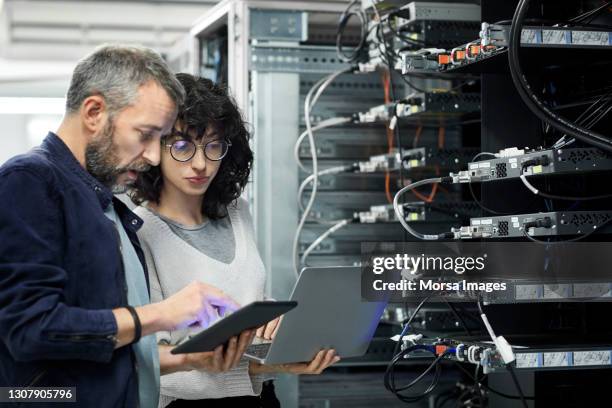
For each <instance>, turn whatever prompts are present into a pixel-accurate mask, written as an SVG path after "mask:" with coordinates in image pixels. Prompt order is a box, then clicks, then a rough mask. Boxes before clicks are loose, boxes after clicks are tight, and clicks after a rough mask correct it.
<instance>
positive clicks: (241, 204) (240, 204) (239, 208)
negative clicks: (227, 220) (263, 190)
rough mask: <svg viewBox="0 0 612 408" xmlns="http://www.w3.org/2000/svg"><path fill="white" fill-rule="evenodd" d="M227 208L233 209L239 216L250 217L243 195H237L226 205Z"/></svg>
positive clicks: (247, 204)
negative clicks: (234, 199)
mask: <svg viewBox="0 0 612 408" xmlns="http://www.w3.org/2000/svg"><path fill="white" fill-rule="evenodd" d="M228 210H230V211H231V210H233V211H235V212H236V214H238V216H239V217H240V218H245V217H246V218H249V219H250V218H251V212H250V210H249V202H248V201H247V200H246V199H244V198H243V197H238V198H237V199H236V201H234V202H233V203H231V204H230V205H228Z"/></svg>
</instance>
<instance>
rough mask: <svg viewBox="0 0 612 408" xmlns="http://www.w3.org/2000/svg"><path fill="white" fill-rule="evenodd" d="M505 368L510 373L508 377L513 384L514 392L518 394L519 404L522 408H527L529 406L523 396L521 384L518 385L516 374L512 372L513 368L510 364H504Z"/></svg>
mask: <svg viewBox="0 0 612 408" xmlns="http://www.w3.org/2000/svg"><path fill="white" fill-rule="evenodd" d="M506 368H507V369H508V371H509V372H510V376H511V377H512V381H513V382H514V386H515V387H516V390H517V391H518V393H519V397H520V398H521V403H522V404H523V407H524V408H529V405H527V401H526V400H525V394H523V390H522V388H521V384H519V381H518V378H517V377H516V373H515V372H514V367H512V363H511V364H506Z"/></svg>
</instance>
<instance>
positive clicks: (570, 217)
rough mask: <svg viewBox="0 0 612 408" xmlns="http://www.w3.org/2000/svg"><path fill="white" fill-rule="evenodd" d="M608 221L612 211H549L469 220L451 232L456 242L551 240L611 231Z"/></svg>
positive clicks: (611, 217) (611, 216)
mask: <svg viewBox="0 0 612 408" xmlns="http://www.w3.org/2000/svg"><path fill="white" fill-rule="evenodd" d="M610 220H612V211H552V212H541V213H534V214H517V215H501V216H496V217H479V218H472V219H471V220H470V225H469V226H465V227H461V228H456V229H453V230H452V231H453V233H454V234H455V238H456V239H471V238H519V237H525V236H526V235H528V236H530V237H554V236H563V235H582V234H586V233H590V232H592V231H593V230H597V229H600V230H599V231H598V232H600V233H602V232H610V229H609V228H606V226H607V225H608V224H609V223H610Z"/></svg>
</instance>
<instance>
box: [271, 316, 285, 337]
mask: <svg viewBox="0 0 612 408" xmlns="http://www.w3.org/2000/svg"><path fill="white" fill-rule="evenodd" d="M282 321H283V316H281V317H279V318H278V321H277V323H276V327H274V331H273V332H272V335H271V336H270V338H271V339H274V338H275V337H276V333H277V332H278V328H279V327H280V325H281V322H282Z"/></svg>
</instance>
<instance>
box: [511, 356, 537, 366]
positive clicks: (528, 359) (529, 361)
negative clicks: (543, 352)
mask: <svg viewBox="0 0 612 408" xmlns="http://www.w3.org/2000/svg"><path fill="white" fill-rule="evenodd" d="M537 366H538V353H517V354H516V367H517V368H536V367H537Z"/></svg>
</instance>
